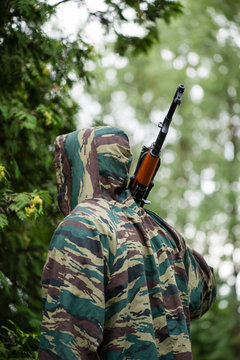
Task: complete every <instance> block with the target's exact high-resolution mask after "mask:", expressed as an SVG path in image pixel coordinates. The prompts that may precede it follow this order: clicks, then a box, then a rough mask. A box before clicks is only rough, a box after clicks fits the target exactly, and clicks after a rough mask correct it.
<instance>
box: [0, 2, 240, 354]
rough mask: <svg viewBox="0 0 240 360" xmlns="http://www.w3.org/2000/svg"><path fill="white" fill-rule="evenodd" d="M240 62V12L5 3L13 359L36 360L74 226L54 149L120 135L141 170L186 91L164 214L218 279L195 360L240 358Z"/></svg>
mask: <svg viewBox="0 0 240 360" xmlns="http://www.w3.org/2000/svg"><path fill="white" fill-rule="evenodd" d="M93 4H94V6H93ZM67 6H72V7H73V9H74V6H75V7H76V11H77V9H78V10H79V14H80V15H79V24H78V25H79V26H78V30H79V32H78V33H76V34H74V33H72V34H68V35H66V33H64V31H61V30H62V28H63V26H62V23H61V21H60V20H59V16H60V18H61V16H62V18H64V17H65V16H66V14H67ZM98 6H99V8H98ZM55 14H58V17H57V18H56V17H55ZM70 16H71V15H70ZM69 23H71V19H70V22H69ZM50 24H54V29H52V28H51V31H50V30H49V29H50ZM90 26H92V29H93V31H94V36H92V37H91V35H90V33H91V34H92V32H91V28H90ZM239 60H240V9H239V1H238V0H228V1H227V2H226V1H224V0H208V1H207V0H202V1H193V0H192V1H191V0H182V1H179V2H177V1H171V2H169V1H165V0H153V1H141V0H131V1H130V0H124V1H117V0H105V1H89V0H88V1H81V0H78V1H77V0H76V1H74V0H63V1H45V0H42V1H34V0H3V1H2V2H1V14H0V64H1V67H0V86H1V92H0V140H1V142H0V144H1V147H0V192H1V198H0V227H1V230H0V291H1V296H0V327H1V330H0V358H3V359H24V358H25V359H30V358H32V359H35V358H37V348H38V341H39V329H40V323H41V295H40V285H39V283H40V276H41V271H42V268H43V264H44V261H45V258H46V254H47V249H48V245H49V242H50V239H51V236H52V234H53V231H54V229H55V228H56V226H57V224H58V223H59V221H60V220H61V219H62V215H61V214H60V212H59V210H58V205H57V200H56V187H55V169H54V166H53V157H54V154H53V143H54V139H55V138H56V136H58V135H59V134H63V133H67V132H70V131H74V130H75V129H76V128H82V127H86V126H89V125H97V124H104V125H114V126H119V127H121V128H124V129H125V130H126V132H127V133H128V135H129V137H130V141H131V144H132V146H133V153H134V159H135V163H136V160H137V157H138V153H139V152H140V148H141V146H142V144H143V143H145V145H148V146H149V145H150V144H151V142H152V141H153V140H154V139H155V137H156V134H157V133H158V127H157V124H158V122H159V121H162V120H163V119H164V116H165V115H166V112H167V109H168V107H169V105H170V103H171V101H172V97H173V94H174V92H175V90H176V87H177V85H178V84H180V83H184V84H185V86H186V91H185V93H184V98H183V102H182V105H181V107H180V108H178V109H177V113H176V115H175V116H174V119H173V123H172V125H171V130H170V132H169V134H168V138H167V140H166V142H165V144H164V149H163V152H162V165H161V168H160V171H159V172H158V174H157V176H156V181H155V187H154V189H153V190H152V193H151V195H150V200H151V201H152V203H151V209H153V210H155V211H156V212H157V213H159V214H160V215H161V216H162V217H164V218H165V219H167V220H168V221H169V222H170V223H171V224H172V225H174V226H175V227H177V228H178V230H179V231H180V232H181V233H182V234H184V236H185V238H186V241H187V242H188V243H189V244H191V245H192V246H193V247H195V248H196V249H197V250H199V251H200V252H201V253H203V254H204V255H205V256H206V258H207V260H208V261H209V263H210V264H211V265H212V266H213V267H214V268H215V273H216V276H217V279H218V297H217V301H216V302H215V304H214V306H213V307H212V309H211V311H209V312H208V313H207V314H206V315H205V316H204V317H203V318H202V319H200V320H197V321H194V322H193V323H192V344H193V352H194V358H195V359H196V360H206V359H208V360H225V359H228V360H236V359H238V358H239V354H240V275H239V263H240V225H239V218H240V205H239V190H240V170H239V169H240V167H239V160H240V150H239V137H240V125H239V124H240V122H239V120H240V101H239V96H240V85H239V71H240V66H239V64H240V61H239ZM133 169H134V165H133V167H132V171H133Z"/></svg>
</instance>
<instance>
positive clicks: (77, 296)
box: [39, 127, 215, 360]
mask: <svg viewBox="0 0 240 360" xmlns="http://www.w3.org/2000/svg"><path fill="white" fill-rule="evenodd" d="M55 161H56V163H57V164H58V171H57V182H58V190H59V204H60V207H61V209H62V211H63V212H64V214H65V215H67V216H66V218H65V219H64V220H63V221H62V222H61V224H60V225H59V227H58V228H57V230H56V231H55V233H54V236H53V238H52V241H51V244H50V249H49V254H48V259H47V261H46V264H45V267H44V271H43V275H42V288H43V289H42V290H43V321H42V331H41V339H40V350H39V359H106V360H111V359H113V360H115V359H119V360H123V359H139V360H141V359H148V358H149V359H153V360H154V359H156V360H157V359H161V360H170V359H178V360H181V359H192V352H191V343H190V333H189V331H190V330H189V326H190V318H196V317H200V316H201V315H202V314H203V313H204V312H205V311H207V310H208V308H209V307H210V305H211V303H212V301H213V299H214V296H215V281H214V277H213V274H212V271H211V269H210V268H209V267H208V265H207V264H206V262H205V261H204V259H203V258H202V257H201V256H200V255H199V254H197V253H196V252H195V251H193V250H190V249H188V248H187V247H186V244H185V242H184V240H183V238H182V237H181V235H180V234H178V233H177V232H176V230H174V229H173V228H172V227H170V226H169V225H168V224H167V223H166V222H165V221H163V220H162V219H161V218H160V217H158V216H157V215H156V214H154V213H152V212H150V211H148V212H147V211H145V210H144V209H143V208H141V207H140V206H139V205H137V204H136V203H135V201H134V200H133V198H132V196H131V194H130V192H129V191H128V190H127V189H126V185H127V180H128V171H129V166H130V161H131V153H130V149H129V143H128V139H127V137H126V135H125V134H124V133H123V132H122V131H120V130H117V129H114V128H110V127H99V128H91V129H87V130H84V131H77V132H74V133H71V134H69V135H67V136H61V137H59V138H58V139H57V141H56V159H55Z"/></svg>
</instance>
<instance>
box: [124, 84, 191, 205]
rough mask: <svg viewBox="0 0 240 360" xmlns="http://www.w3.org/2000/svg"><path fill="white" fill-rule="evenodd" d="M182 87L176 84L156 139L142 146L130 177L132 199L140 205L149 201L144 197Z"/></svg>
mask: <svg viewBox="0 0 240 360" xmlns="http://www.w3.org/2000/svg"><path fill="white" fill-rule="evenodd" d="M184 89H185V86H184V85H183V84H180V85H179V86H178V88H177V90H176V93H175V95H174V97H173V101H172V104H171V106H170V108H169V110H168V113H167V116H166V117H165V119H164V121H163V123H162V122H159V124H158V127H159V128H160V131H159V134H158V136H157V139H156V141H155V142H153V143H152V145H151V146H150V147H149V148H148V147H147V146H145V145H144V146H143V147H142V151H141V154H140V157H139V159H138V162H137V166H136V170H135V172H134V174H133V176H132V177H131V178H130V182H129V186H128V188H129V190H130V192H131V194H132V196H133V198H134V200H135V201H136V202H137V203H138V204H140V206H144V204H149V203H150V201H147V200H146V199H147V197H148V195H149V193H150V191H151V190H152V188H153V186H154V183H153V179H154V177H155V175H156V173H157V171H158V169H159V166H160V163H161V160H160V155H161V149H162V145H163V143H164V140H165V138H166V136H167V133H168V129H169V126H170V124H171V121H172V117H173V114H174V112H175V110H176V107H177V105H180V104H181V100H182V95H183V92H184Z"/></svg>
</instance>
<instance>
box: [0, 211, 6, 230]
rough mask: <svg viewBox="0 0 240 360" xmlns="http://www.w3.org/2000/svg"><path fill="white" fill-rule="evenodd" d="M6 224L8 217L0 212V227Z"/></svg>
mask: <svg viewBox="0 0 240 360" xmlns="http://www.w3.org/2000/svg"><path fill="white" fill-rule="evenodd" d="M7 225H8V219H7V216H6V215H5V214H0V228H2V229H3V228H4V227H5V226H7Z"/></svg>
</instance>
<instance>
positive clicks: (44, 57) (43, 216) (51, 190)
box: [0, 0, 181, 359]
mask: <svg viewBox="0 0 240 360" xmlns="http://www.w3.org/2000/svg"><path fill="white" fill-rule="evenodd" d="M72 1H73V0H72ZM67 2H70V1H67V0H63V1H59V2H55V4H54V5H50V4H49V2H48V1H45V0H42V1H35V0H2V1H1V13H0V59H1V60H0V61H1V66H0V84H1V92H0V142H1V148H0V195H1V198H0V289H1V297H0V319H1V326H0V357H1V358H4V359H12V358H27V359H29V358H36V357H37V354H36V351H37V347H38V333H39V329H40V322H41V296H40V276H41V272H42V268H43V264H44V260H45V257H46V253H47V248H48V244H49V241H50V239H51V236H52V233H53V230H54V229H55V227H56V226H57V224H58V222H59V220H60V219H61V215H60V214H59V211H58V208H57V203H56V187H55V169H54V167H53V156H54V155H53V143H54V140H55V138H56V136H58V135H59V134H63V133H67V132H70V131H74V130H75V129H76V127H77V120H78V111H79V105H78V104H77V102H76V101H75V100H74V99H73V97H72V95H71V90H72V88H73V86H74V84H75V83H77V82H78V83H79V84H81V85H82V86H86V85H90V83H91V78H92V75H91V74H90V73H89V71H88V70H87V64H88V63H89V62H90V61H92V62H97V60H98V58H99V55H98V54H97V53H96V51H95V49H94V47H93V45H92V44H89V43H87V42H86V41H85V40H83V37H82V36H81V33H80V34H79V35H78V36H77V37H76V39H75V40H70V39H69V38H67V37H64V35H61V36H59V37H58V38H54V37H51V36H50V35H49V34H47V33H46V32H45V31H44V30H43V26H44V25H45V24H46V23H47V22H48V21H49V20H50V18H51V17H52V16H53V15H54V14H55V13H56V9H57V8H58V6H62V5H61V4H63V3H67ZM105 5H106V7H105V9H106V10H105V11H96V12H91V11H89V21H93V20H96V19H97V20H98V21H99V22H100V23H101V24H102V26H103V28H104V30H105V32H106V33H108V32H109V31H112V30H113V29H114V34H115V37H116V41H115V45H114V48H115V51H116V52H118V53H120V54H124V53H128V52H129V53H137V52H139V53H140V52H146V51H148V50H149V49H150V48H151V46H152V45H153V43H154V42H156V41H157V39H158V31H157V19H158V18H163V19H164V21H166V22H169V20H170V18H171V17H172V16H173V15H175V14H178V13H179V12H180V11H181V6H180V5H179V3H178V2H176V1H171V2H169V1H165V0H155V1H152V2H150V3H146V2H145V1H138V0H131V1H128V0H126V1H122V2H118V1H109V0H106V1H105ZM79 6H85V7H86V4H85V2H84V1H80V0H79ZM128 11H130V12H131V14H133V18H134V19H133V22H134V23H135V24H136V25H137V26H139V28H141V29H142V33H143V36H136V35H134V36H127V35H126V34H124V32H123V31H122V27H123V24H126V23H128V21H129V19H128V17H127V12H128ZM60 26H61V24H59V27H60ZM9 321H10V323H9ZM9 324H10V325H9Z"/></svg>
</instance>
